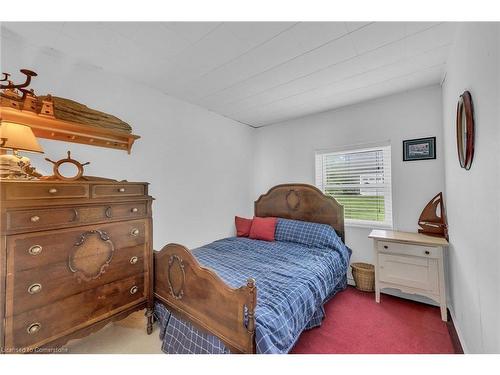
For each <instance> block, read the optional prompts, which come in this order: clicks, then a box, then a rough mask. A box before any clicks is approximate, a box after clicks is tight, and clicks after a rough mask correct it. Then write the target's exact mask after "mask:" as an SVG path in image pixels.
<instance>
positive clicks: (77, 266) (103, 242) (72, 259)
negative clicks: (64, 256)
mask: <svg viewBox="0 0 500 375" xmlns="http://www.w3.org/2000/svg"><path fill="white" fill-rule="evenodd" d="M114 251H115V247H114V245H113V242H112V241H111V239H110V238H109V236H108V234H107V233H106V232H104V231H101V230H98V229H95V230H90V231H87V232H84V233H82V234H81V236H80V239H79V240H78V242H77V243H75V245H74V247H73V249H72V251H71V252H70V255H69V259H68V266H69V269H70V271H71V272H73V273H74V274H75V277H77V278H78V280H80V281H91V280H95V279H98V278H99V277H101V275H102V274H103V273H104V272H106V268H107V267H108V266H109V264H110V263H111V260H112V259H113V252H114Z"/></svg>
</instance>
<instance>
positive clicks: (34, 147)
mask: <svg viewBox="0 0 500 375" xmlns="http://www.w3.org/2000/svg"><path fill="white" fill-rule="evenodd" d="M7 150H12V154H8V153H7ZM19 151H28V152H39V153H43V150H42V148H41V147H40V145H39V144H38V141H37V139H36V137H35V135H34V134H33V131H32V130H31V128H30V127H29V126H26V125H21V124H16V123H13V122H7V121H1V122H0V178H2V179H31V178H34V177H37V176H38V173H36V172H35V169H34V168H33V167H31V165H30V160H29V159H28V158H27V157H25V156H21V155H19Z"/></svg>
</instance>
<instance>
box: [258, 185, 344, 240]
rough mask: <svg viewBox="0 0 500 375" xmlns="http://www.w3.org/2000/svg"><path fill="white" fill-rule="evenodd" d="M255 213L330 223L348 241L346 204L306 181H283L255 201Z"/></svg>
mask: <svg viewBox="0 0 500 375" xmlns="http://www.w3.org/2000/svg"><path fill="white" fill-rule="evenodd" d="M255 216H259V217H266V216H274V217H282V218H285V219H293V220H302V221H310V222H314V223H321V224H328V225H331V226H332V227H333V229H335V231H336V232H337V234H338V235H339V236H340V238H342V241H344V242H345V232H344V207H343V206H342V205H341V204H340V203H338V202H337V201H336V200H335V199H334V198H332V197H329V196H326V195H325V194H323V193H322V192H321V191H320V190H319V189H317V188H316V187H314V186H311V185H307V184H283V185H277V186H275V187H273V188H271V189H270V190H269V191H268V192H267V193H266V194H262V195H261V196H260V197H259V199H257V200H256V201H255Z"/></svg>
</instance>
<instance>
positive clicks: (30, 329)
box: [26, 322, 42, 335]
mask: <svg viewBox="0 0 500 375" xmlns="http://www.w3.org/2000/svg"><path fill="white" fill-rule="evenodd" d="M41 328H42V325H41V324H40V323H38V322H37V323H32V324H30V325H29V326H28V328H27V329H26V331H27V332H28V334H30V335H34V334H35V333H38V331H40V329H41Z"/></svg>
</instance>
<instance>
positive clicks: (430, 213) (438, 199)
mask: <svg viewBox="0 0 500 375" xmlns="http://www.w3.org/2000/svg"><path fill="white" fill-rule="evenodd" d="M438 211H439V214H438ZM418 225H419V226H420V228H421V229H419V230H418V233H422V234H427V235H429V236H436V237H444V238H446V239H448V224H447V222H446V212H445V209H444V200H443V193H439V194H437V195H436V196H435V197H434V198H432V199H431V200H430V202H429V203H427V205H426V206H425V207H424V209H423V210H422V213H421V214H420V217H419V219H418Z"/></svg>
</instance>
